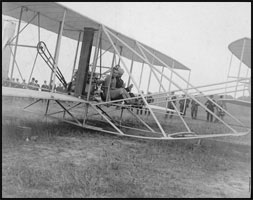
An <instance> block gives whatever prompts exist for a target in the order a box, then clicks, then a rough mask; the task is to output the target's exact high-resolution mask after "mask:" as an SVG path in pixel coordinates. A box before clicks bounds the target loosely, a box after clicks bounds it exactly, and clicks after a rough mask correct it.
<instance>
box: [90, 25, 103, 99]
mask: <svg viewBox="0 0 253 200" xmlns="http://www.w3.org/2000/svg"><path fill="white" fill-rule="evenodd" d="M100 37H101V27H99V31H98V36H97V41H96V47H95V53H94V57H93V63H92V65H93V66H92V70H91V75H90V80H89V88H88V95H87V100H88V101H89V99H90V92H91V87H92V79H93V74H94V73H95V71H96V66H97V60H98V50H99V49H98V48H99V40H100Z"/></svg>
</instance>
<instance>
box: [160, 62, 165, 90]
mask: <svg viewBox="0 0 253 200" xmlns="http://www.w3.org/2000/svg"><path fill="white" fill-rule="evenodd" d="M163 72H164V66H163V68H162V73H163ZM162 82H163V76H162V75H161V78H160V84H159V92H160V91H161V84H162Z"/></svg>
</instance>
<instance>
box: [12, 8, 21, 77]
mask: <svg viewBox="0 0 253 200" xmlns="http://www.w3.org/2000/svg"><path fill="white" fill-rule="evenodd" d="M22 13H23V7H21V10H20V16H19V21H18V30H17V38H16V41H15V48H14V55H13V60H12V66H11V76H10V77H11V80H12V77H13V70H14V64H15V60H16V54H17V47H18V46H17V44H18V39H19V30H20V25H21V18H22Z"/></svg>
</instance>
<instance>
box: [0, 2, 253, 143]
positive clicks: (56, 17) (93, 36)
mask: <svg viewBox="0 0 253 200" xmlns="http://www.w3.org/2000/svg"><path fill="white" fill-rule="evenodd" d="M2 14H3V15H6V16H9V17H12V18H15V19H18V20H19V21H18V27H17V31H16V35H15V36H12V37H10V38H7V39H5V40H3V41H2V42H3V44H2V50H3V52H4V51H5V50H6V49H9V50H11V52H12V53H11V57H12V62H11V63H10V69H11V72H10V80H12V76H13V70H14V67H16V68H17V69H18V71H19V73H20V74H21V71H22V70H21V69H19V67H18V65H17V61H16V56H17V54H18V52H20V51H18V50H19V48H21V47H22V48H23V49H25V48H32V49H34V51H36V52H37V53H36V57H35V59H34V65H33V67H32V70H33V69H34V67H36V59H39V58H40V59H43V60H44V65H45V66H48V67H49V69H50V72H51V74H50V79H49V80H50V86H51V87H50V89H49V90H48V91H40V90H33V88H32V87H33V86H29V85H26V86H24V87H23V88H11V87H6V86H5V85H4V84H3V86H2V95H3V96H11V97H24V98H32V99H34V102H32V103H29V105H27V106H26V107H25V108H24V109H25V110H27V111H28V108H29V109H31V108H32V107H33V105H35V104H39V103H41V101H42V100H46V104H45V103H44V104H43V103H41V104H40V106H41V107H43V108H44V109H45V110H44V112H43V113H42V114H43V115H44V116H46V117H52V118H57V119H58V120H62V121H64V122H67V123H70V124H74V125H76V126H79V127H82V128H84V129H91V130H95V131H102V132H106V133H111V134H115V135H118V136H126V137H133V138H141V139H154V140H181V139H202V138H212V137H224V136H241V135H245V134H248V133H249V132H250V130H251V129H250V128H249V127H247V126H245V125H244V124H243V123H242V122H241V121H240V120H239V119H237V118H236V117H235V116H234V115H232V114H231V113H230V112H229V111H227V110H226V109H223V108H222V107H220V106H219V104H218V103H217V102H215V101H213V100H212V99H211V98H210V97H209V95H207V92H212V93H213V94H214V93H215V92H214V91H217V88H216V89H210V87H211V86H222V89H224V86H225V84H226V86H227V87H226V88H227V90H226V91H225V93H227V94H228V93H232V92H234V91H239V88H240V82H242V81H249V80H250V79H249V78H241V77H238V78H237V79H236V80H232V81H231V80H230V81H227V82H224V83H214V84H211V85H205V86H198V87H195V86H193V85H192V84H191V83H190V81H189V79H190V72H191V70H190V69H189V68H188V67H186V66H185V65H183V64H182V63H180V62H179V61H177V60H176V59H174V58H171V57H170V56H167V55H165V54H163V53H161V52H160V51H158V50H155V49H154V48H152V47H149V46H147V45H145V44H143V43H141V42H139V41H137V40H135V39H133V38H130V37H128V36H125V35H124V34H122V33H119V32H117V31H115V30H113V29H111V28H109V27H107V26H105V25H103V24H101V23H99V22H96V21H95V20H92V19H90V18H88V17H86V16H83V15H81V14H79V13H77V12H75V11H73V10H71V9H69V8H66V7H64V6H62V5H60V4H58V3H55V2H3V3H2ZM21 21H22V22H25V23H26V25H25V26H23V28H21ZM29 24H33V25H35V26H37V27H38V32H37V33H38V41H37V43H35V44H34V45H26V44H20V43H19V37H21V36H22V31H23V30H24V29H25V28H26V27H27V26H28V25H29ZM42 28H43V29H45V30H47V31H50V32H53V33H56V34H57V41H56V48H55V52H54V56H53V52H50V50H49V48H48V47H47V41H41V40H40V31H41V29H42ZM7 32H8V31H7ZM63 37H65V38H69V39H72V40H74V41H77V50H76V52H73V54H75V56H74V57H75V60H74V66H73V69H72V72H73V73H72V76H71V79H70V80H66V78H65V75H64V73H62V72H61V66H59V59H60V58H59V57H60V56H59V55H60V49H61V43H62V38H63ZM242 41H243V50H242V51H241V52H242V54H243V56H242V55H241V54H240V52H239V50H240V49H238V48H237V47H238V45H239V46H240V45H241V40H240V44H238V43H237V42H236V43H233V44H232V45H230V47H229V48H230V50H231V48H232V50H231V51H232V52H233V53H234V54H235V55H236V56H237V57H238V56H239V57H240V60H241V62H243V63H245V62H246V63H247V64H249V65H247V66H250V63H248V62H249V60H248V58H250V54H249V55H248V52H249V51H248V50H249V48H251V47H250V46H249V45H250V43H248V40H247V42H246V43H245V42H244V41H245V40H242ZM234 46H235V47H234ZM12 48H14V50H13V51H14V52H13V51H12ZM79 49H80V51H78V50H79ZM106 55H107V56H108V57H107V58H110V60H111V61H110V64H108V62H107V64H105V63H106V62H105V59H103V58H104V57H105V56H106ZM78 57H79V63H78V66H77V67H76V65H77V60H78V59H77V58H78ZM246 57H247V58H246ZM107 61H108V60H107ZM7 63H8V62H7ZM115 65H120V66H121V67H122V68H123V69H124V71H125V72H126V74H125V75H126V77H127V81H126V86H130V85H131V84H132V85H133V89H134V90H135V91H136V94H135V95H134V96H131V97H130V98H128V99H133V100H138V101H137V105H132V104H126V103H125V100H126V99H117V100H111V99H110V97H109V95H107V96H106V98H105V99H104V100H103V99H102V98H101V85H99V83H101V80H102V81H103V78H104V77H105V75H110V77H112V71H113V70H112V69H113V67H114V66H115ZM8 67H9V66H7V67H5V66H2V68H3V70H2V71H3V75H2V78H3V81H5V82H6V81H7V82H8V80H7V78H8ZM6 68H7V69H6ZM135 68H138V70H137V71H136V70H134V69H135ZM75 71H76V73H74V72H75ZM144 71H147V72H148V79H147V78H146V77H143V74H144ZM182 71H184V72H185V71H186V72H189V73H188V78H187V77H183V75H182ZM137 72H139V73H137ZM31 73H32V72H31ZM21 77H22V76H21ZM30 77H31V76H30ZM175 77H176V78H175ZM29 79H30V78H29ZM74 79H75V88H74V89H73V90H69V89H68V88H71V87H70V84H71V83H73V80H74ZM143 79H146V81H147V88H145V90H146V92H143V87H144V86H143V85H144V84H142V82H143ZM151 80H152V81H151ZM56 81H58V82H60V83H62V85H63V86H64V88H65V90H64V92H61V93H59V92H57V91H56V90H55V83H56ZM154 83H156V84H157V85H158V87H157V91H152V94H150V93H149V87H150V84H154ZM182 83H183V84H182ZM230 83H233V84H234V83H236V89H234V87H231V86H229V84H230ZM183 85H186V86H183ZM204 88H207V89H206V90H204ZM109 89H110V88H108V91H109ZM172 91H173V92H176V93H181V94H184V95H185V96H184V97H178V98H177V100H179V99H184V100H187V99H190V100H194V101H196V102H197V103H198V104H199V106H200V107H201V108H202V109H204V110H205V111H206V112H210V113H212V115H213V116H214V118H216V119H217V120H218V121H219V122H220V124H221V125H223V126H224V127H225V129H226V132H225V133H220V131H219V130H217V132H215V133H206V134H205V133H203V132H201V133H199V132H197V131H196V130H192V129H191V127H190V126H189V121H188V120H187V119H186V118H184V116H183V115H182V112H181V111H180V110H179V109H178V108H177V106H176V104H175V103H174V102H173V100H172V99H171V98H169V97H170V94H171V92H172ZM225 93H224V91H220V93H217V92H216V93H215V94H225ZM200 97H203V98H205V99H206V100H210V101H211V102H213V103H214V104H215V105H216V106H217V107H218V108H220V109H222V110H223V111H224V112H225V113H226V115H227V117H230V118H231V120H233V121H234V122H235V123H236V124H237V125H236V126H233V125H231V124H229V123H228V122H226V121H225V120H223V119H222V118H220V117H219V116H217V115H216V114H215V113H213V112H212V111H211V110H210V109H209V108H207V107H206V105H205V104H204V103H203V102H202V101H200V99H199V98H200ZM150 98H152V99H153V101H149V99H150ZM139 100H140V102H141V105H139V104H138V102H139ZM168 102H170V103H171V104H172V106H173V108H174V109H170V108H167V104H168ZM135 109H137V110H138V111H143V112H144V111H145V112H147V113H148V115H146V116H145V117H143V116H141V115H138V114H136V112H135ZM168 111H170V112H172V113H173V115H174V116H176V117H177V118H178V119H179V120H180V125H183V127H181V128H182V130H178V129H173V128H171V127H170V128H166V127H165V125H164V124H162V120H163V118H162V116H164V115H166V113H167V112H168ZM40 114H41V113H40ZM129 117H131V118H132V119H134V120H133V122H134V123H132V121H131V123H130V121H129ZM170 125H171V126H173V123H172V124H170ZM175 125H176V124H175ZM203 126H205V123H203ZM237 126H239V127H240V129H239V130H237V129H236V127H237ZM242 128H243V129H242Z"/></svg>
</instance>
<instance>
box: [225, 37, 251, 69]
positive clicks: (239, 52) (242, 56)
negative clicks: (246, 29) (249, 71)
mask: <svg viewBox="0 0 253 200" xmlns="http://www.w3.org/2000/svg"><path fill="white" fill-rule="evenodd" d="M228 49H229V50H230V51H231V52H232V53H233V54H234V55H235V56H236V57H237V58H238V59H239V60H242V62H243V63H244V64H245V65H247V66H248V67H249V68H251V39H250V38H242V39H239V40H236V41H234V42H232V43H231V44H229V45H228Z"/></svg>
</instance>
